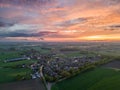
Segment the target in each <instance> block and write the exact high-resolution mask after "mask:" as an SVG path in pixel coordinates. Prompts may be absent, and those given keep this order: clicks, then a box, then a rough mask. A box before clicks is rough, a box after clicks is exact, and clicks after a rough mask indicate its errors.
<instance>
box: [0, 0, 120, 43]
mask: <svg viewBox="0 0 120 90" xmlns="http://www.w3.org/2000/svg"><path fill="white" fill-rule="evenodd" d="M83 40H111V41H113V40H119V41H120V0H0V41H83Z"/></svg>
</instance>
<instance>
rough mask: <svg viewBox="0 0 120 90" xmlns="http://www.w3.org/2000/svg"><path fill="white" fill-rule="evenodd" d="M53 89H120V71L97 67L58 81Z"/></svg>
mask: <svg viewBox="0 0 120 90" xmlns="http://www.w3.org/2000/svg"><path fill="white" fill-rule="evenodd" d="M52 90H120V71H115V70H113V69H108V68H101V67H100V68H96V69H94V70H91V71H87V72H84V73H81V74H79V75H78V76H75V77H72V78H70V79H66V80H64V81H61V82H58V83H57V84H55V85H53V86H52Z"/></svg>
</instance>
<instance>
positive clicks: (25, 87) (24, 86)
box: [0, 80, 46, 90]
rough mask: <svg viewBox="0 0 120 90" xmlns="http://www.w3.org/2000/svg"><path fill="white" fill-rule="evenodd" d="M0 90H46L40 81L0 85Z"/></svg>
mask: <svg viewBox="0 0 120 90" xmlns="http://www.w3.org/2000/svg"><path fill="white" fill-rule="evenodd" d="M0 90H46V89H45V87H44V85H43V83H42V81H41V80H26V81H19V82H13V83H6V84H1V85H0Z"/></svg>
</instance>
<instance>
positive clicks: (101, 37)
mask: <svg viewBox="0 0 120 90" xmlns="http://www.w3.org/2000/svg"><path fill="white" fill-rule="evenodd" d="M80 39H83V40H120V35H95V36H87V37H82V38H80Z"/></svg>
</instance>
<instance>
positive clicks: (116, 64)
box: [104, 60, 120, 69]
mask: <svg viewBox="0 0 120 90" xmlns="http://www.w3.org/2000/svg"><path fill="white" fill-rule="evenodd" d="M104 67H108V68H116V69H120V60H117V61H112V62H110V63H108V64H105V65H104Z"/></svg>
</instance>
